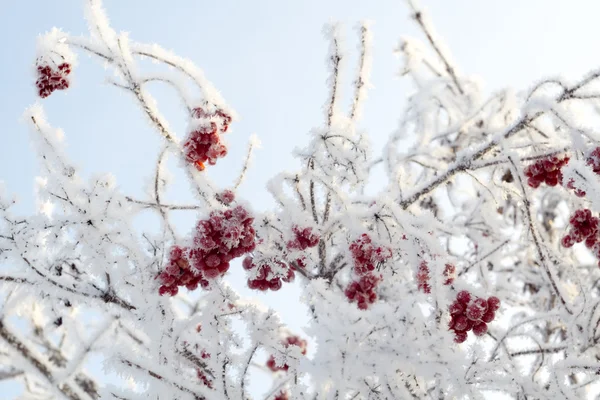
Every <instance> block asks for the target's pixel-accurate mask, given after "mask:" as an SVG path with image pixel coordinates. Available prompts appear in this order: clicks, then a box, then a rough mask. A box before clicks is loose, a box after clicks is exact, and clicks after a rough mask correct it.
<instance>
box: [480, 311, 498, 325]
mask: <svg viewBox="0 0 600 400" xmlns="http://www.w3.org/2000/svg"><path fill="white" fill-rule="evenodd" d="M494 318H496V313H495V312H494V311H492V310H487V311H486V313H485V314H483V316H482V317H481V320H482V321H483V322H486V323H488V324H489V323H490V322H492V321H493V320H494Z"/></svg>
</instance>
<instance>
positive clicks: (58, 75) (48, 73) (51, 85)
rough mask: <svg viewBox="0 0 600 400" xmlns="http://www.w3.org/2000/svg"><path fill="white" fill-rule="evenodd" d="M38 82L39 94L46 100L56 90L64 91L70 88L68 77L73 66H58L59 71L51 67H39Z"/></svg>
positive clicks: (36, 83) (63, 64)
mask: <svg viewBox="0 0 600 400" xmlns="http://www.w3.org/2000/svg"><path fill="white" fill-rule="evenodd" d="M37 72H38V75H39V77H38V80H37V81H36V82H35V85H36V87H37V89H38V94H39V96H40V97H41V98H43V99H44V98H46V97H48V96H50V95H51V94H52V92H54V91H55V90H64V89H67V88H68V87H69V80H68V79H67V76H68V75H69V74H70V73H71V65H69V64H67V63H62V64H60V65H59V66H58V70H55V69H53V68H52V67H50V66H49V65H47V64H46V65H38V67H37Z"/></svg>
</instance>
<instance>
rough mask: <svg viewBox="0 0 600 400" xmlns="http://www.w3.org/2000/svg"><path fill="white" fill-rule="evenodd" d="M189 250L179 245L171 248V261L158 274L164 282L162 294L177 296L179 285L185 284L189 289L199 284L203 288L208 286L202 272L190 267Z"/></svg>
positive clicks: (160, 291)
mask: <svg viewBox="0 0 600 400" xmlns="http://www.w3.org/2000/svg"><path fill="white" fill-rule="evenodd" d="M187 252H188V249H186V248H181V247H179V246H173V248H172V249H171V252H170V254H169V261H168V262H167V265H166V266H165V269H164V270H163V272H161V273H160V275H159V276H158V278H159V279H160V281H161V283H162V285H161V286H160V287H159V289H158V293H159V294H160V295H161V296H163V295H169V296H175V295H176V294H177V292H178V291H179V286H185V287H186V288H187V289H188V290H195V289H196V288H197V287H198V285H201V286H202V287H203V288H206V287H208V281H207V280H206V279H204V277H203V276H202V275H201V274H198V273H196V272H194V271H192V270H191V269H190V264H189V262H188V259H187Z"/></svg>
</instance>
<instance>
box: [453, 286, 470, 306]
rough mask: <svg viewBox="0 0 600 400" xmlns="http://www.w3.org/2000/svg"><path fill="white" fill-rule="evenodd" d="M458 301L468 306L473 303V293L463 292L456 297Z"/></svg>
mask: <svg viewBox="0 0 600 400" xmlns="http://www.w3.org/2000/svg"><path fill="white" fill-rule="evenodd" d="M456 300H458V301H460V302H461V303H463V304H464V305H467V304H468V303H469V302H470V301H471V293H469V292H467V291H466V290H461V291H460V292H458V294H457V295H456Z"/></svg>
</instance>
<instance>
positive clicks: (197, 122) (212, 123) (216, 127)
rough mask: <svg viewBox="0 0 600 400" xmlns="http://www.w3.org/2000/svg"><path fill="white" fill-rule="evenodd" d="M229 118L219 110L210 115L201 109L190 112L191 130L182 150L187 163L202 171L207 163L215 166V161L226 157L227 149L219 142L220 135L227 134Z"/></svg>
mask: <svg viewBox="0 0 600 400" xmlns="http://www.w3.org/2000/svg"><path fill="white" fill-rule="evenodd" d="M230 123H231V117H230V116H229V115H227V114H226V113H225V112H223V111H221V110H218V109H217V110H216V111H214V112H212V113H210V112H207V111H205V110H204V109H202V108H199V107H198V108H194V109H193V110H192V124H193V128H192V129H191V131H190V133H189V135H188V137H187V139H186V141H185V143H184V144H183V148H184V151H185V156H186V159H187V161H188V162H190V163H192V164H194V165H195V166H196V168H197V169H198V170H200V171H203V170H204V168H205V166H204V164H205V163H206V162H208V163H209V164H210V165H215V164H216V163H217V159H219V158H223V157H225V156H226V155H227V147H226V146H225V144H224V143H222V142H221V135H220V134H221V133H225V132H227V130H228V129H229V124H230Z"/></svg>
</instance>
